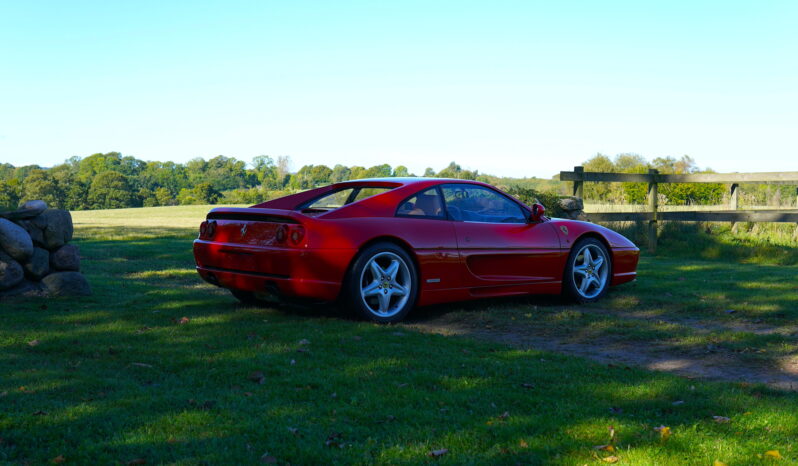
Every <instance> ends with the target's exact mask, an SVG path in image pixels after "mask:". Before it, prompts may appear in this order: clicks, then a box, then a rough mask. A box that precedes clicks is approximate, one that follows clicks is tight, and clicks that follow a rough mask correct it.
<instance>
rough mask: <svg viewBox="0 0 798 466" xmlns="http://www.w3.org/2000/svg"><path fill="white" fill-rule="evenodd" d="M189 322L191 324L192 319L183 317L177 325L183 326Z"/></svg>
mask: <svg viewBox="0 0 798 466" xmlns="http://www.w3.org/2000/svg"><path fill="white" fill-rule="evenodd" d="M189 322H190V319H189V318H188V317H181V318H180V320H178V321H177V324H178V325H183V324H187V323H189Z"/></svg>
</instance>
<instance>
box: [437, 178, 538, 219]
mask: <svg viewBox="0 0 798 466" xmlns="http://www.w3.org/2000/svg"><path fill="white" fill-rule="evenodd" d="M442 188H443V197H444V199H446V210H447V211H448V212H449V216H450V217H451V218H452V220H460V221H464V222H487V223H526V215H524V211H523V210H522V209H521V207H520V206H519V205H518V204H516V203H515V202H513V201H512V200H510V199H509V198H507V197H505V196H502V195H501V194H499V193H497V192H496V191H494V190H492V189H488V188H484V187H482V186H475V185H468V184H447V185H443V186H442Z"/></svg>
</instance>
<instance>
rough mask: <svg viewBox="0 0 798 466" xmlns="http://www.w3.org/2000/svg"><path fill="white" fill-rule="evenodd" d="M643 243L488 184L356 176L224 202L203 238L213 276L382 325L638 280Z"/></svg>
mask: <svg viewBox="0 0 798 466" xmlns="http://www.w3.org/2000/svg"><path fill="white" fill-rule="evenodd" d="M638 256H639V250H638V249H637V248H636V247H635V245H634V244H632V242H631V241H629V240H628V239H626V238H624V237H623V236H621V235H620V234H618V233H615V232H614V231H612V230H609V229H607V228H604V227H602V226H599V225H595V224H592V223H586V222H580V221H575V220H562V219H551V218H547V217H545V216H544V208H543V206H542V205H540V204H534V205H532V206H531V207H530V206H527V205H525V204H524V203H522V202H521V201H519V200H518V199H515V198H514V197H512V196H510V195H508V194H506V193H504V192H502V191H500V190H498V189H496V188H494V187H493V186H490V185H487V184H485V183H480V182H476V181H467V180H453V179H434V178H384V179H368V180H354V181H346V182H342V183H336V184H333V185H330V186H326V187H323V188H318V189H312V190H309V191H305V192H302V193H299V194H294V195H291V196H286V197H283V198H280V199H275V200H272V201H268V202H264V203H262V204H258V205H255V206H252V207H249V208H226V207H222V208H215V209H213V210H211V211H210V212H209V213H208V216H207V219H206V221H204V222H202V225H201V226H200V234H199V238H198V239H197V240H195V241H194V257H195V259H196V262H197V271H198V272H199V274H200V275H201V276H202V278H203V279H205V280H206V281H208V282H210V283H212V284H214V285H217V286H220V287H223V288H228V289H230V291H232V293H233V295H235V296H236V297H237V298H238V299H240V300H242V301H245V302H250V303H251V302H257V301H258V300H261V299H265V298H268V296H269V295H276V296H284V297H300V298H311V299H314V300H322V301H335V300H338V299H341V300H343V302H344V303H345V304H346V305H347V306H348V307H350V308H352V309H353V310H355V311H357V312H358V313H359V314H360V315H361V316H363V317H365V318H367V319H370V320H373V321H376V322H380V323H391V322H397V321H400V320H401V319H403V318H404V317H405V316H406V315H407V313H408V312H409V311H410V310H411V309H412V308H413V307H414V306H424V305H428V304H433V303H441V302H447V301H460V300H467V299H475V298H485V297H492V296H509V295H519V294H527V293H552V294H557V293H563V294H565V295H567V296H570V297H571V298H572V299H575V300H576V301H578V302H591V301H595V300H597V299H599V298H600V297H602V296H603V295H604V294H605V293H606V292H607V288H608V287H609V286H611V285H618V284H621V283H624V282H628V281H631V280H634V278H635V276H636V268H637V260H638Z"/></svg>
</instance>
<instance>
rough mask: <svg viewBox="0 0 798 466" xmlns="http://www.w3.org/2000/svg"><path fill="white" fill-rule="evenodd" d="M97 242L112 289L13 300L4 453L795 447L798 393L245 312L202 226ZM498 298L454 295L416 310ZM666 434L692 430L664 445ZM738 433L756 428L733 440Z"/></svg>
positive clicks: (544, 457) (307, 455)
mask: <svg viewBox="0 0 798 466" xmlns="http://www.w3.org/2000/svg"><path fill="white" fill-rule="evenodd" d="M99 233H100V232H95V233H93V235H94V238H96V239H85V240H82V241H79V245H80V247H81V251H82V254H83V256H84V258H85V261H84V265H85V271H86V273H87V274H88V276H89V279H90V280H91V283H92V286H93V287H94V291H95V295H94V296H92V297H89V298H86V299H55V300H47V301H44V300H25V301H22V300H20V301H13V302H11V304H10V305H9V306H8V307H7V308H4V317H5V321H4V326H3V328H2V329H0V336H1V337H2V338H0V346H2V347H3V351H2V352H0V369H2V371H1V373H2V374H3V376H2V379H0V393H5V395H4V396H3V400H2V402H3V408H4V409H3V413H2V414H0V437H2V438H3V442H0V460H3V461H16V462H24V461H28V460H29V461H33V462H44V461H48V460H50V459H52V458H55V457H56V456H58V455H64V456H65V457H66V458H67V460H68V461H70V462H76V463H81V462H83V463H89V462H94V463H97V462H122V463H126V462H128V461H131V460H133V459H136V458H144V459H146V460H147V461H148V462H150V463H161V462H186V461H191V462H196V463H202V462H207V463H212V464H218V463H239V464H240V463H253V462H256V461H258V460H259V459H260V457H261V455H263V454H264V452H269V454H270V455H272V456H274V457H275V458H278V459H279V460H280V461H290V462H294V463H326V464H333V463H372V462H383V463H419V462H424V461H432V460H431V459H430V458H429V457H428V456H427V455H428V453H429V452H430V451H432V450H436V449H440V448H447V449H449V453H448V454H447V455H445V456H443V457H441V458H439V459H438V460H437V461H440V462H444V463H446V462H449V463H463V462H470V461H475V460H476V461H477V462H484V463H491V464H515V463H517V462H526V463H530V462H531V463H542V462H572V461H571V460H573V461H579V462H586V461H592V460H594V455H595V453H594V450H593V449H592V447H593V446H595V445H600V444H604V443H607V440H608V436H607V430H606V426H608V425H614V426H615V427H616V429H617V430H618V432H619V434H618V435H619V436H618V444H619V445H623V446H631V447H632V450H626V451H624V452H623V453H621V456H622V457H627V456H633V455H634V454H635V453H634V450H635V449H637V450H639V451H640V452H655V453H656V454H657V455H660V456H659V458H672V459H673V460H674V461H677V460H683V459H684V458H688V457H692V456H695V455H697V454H709V455H710V456H712V455H714V453H712V451H711V448H710V452H709V453H700V452H697V451H696V448H695V442H696V438H698V437H701V436H704V437H706V438H707V439H708V440H707V442H715V441H716V440H715V439H716V438H720V437H724V436H728V437H726V438H725V439H724V442H726V443H725V444H724V445H725V447H724V451H723V454H724V455H725V456H724V457H723V460H724V461H734V460H737V461H741V462H745V461H748V460H750V457H748V456H743V454H744V453H745V452H746V451H747V450H746V449H752V450H755V451H764V450H765V449H769V448H774V447H776V446H778V445H788V444H789V443H790V442H791V441H792V438H793V437H794V436H795V435H796V434H798V428H796V426H798V418H796V416H795V414H794V413H787V414H784V413H783V410H782V406H783V404H784V403H785V402H790V403H792V402H794V398H793V397H786V396H784V395H780V394H776V393H771V392H769V391H767V390H764V389H762V388H759V387H738V388H732V389H728V388H727V389H724V390H721V389H720V388H719V387H718V386H715V385H702V384H696V383H695V382H691V381H689V380H686V379H678V378H673V377H669V376H665V375H661V374H654V373H648V372H642V371H637V370H626V369H623V368H607V367H604V366H600V365H596V364H588V363H584V362H582V361H579V360H574V359H571V358H568V357H564V356H560V355H556V354H544V353H539V352H536V351H519V350H516V349H512V348H508V347H506V346H504V345H501V346H496V345H489V344H484V343H476V342H473V341H470V340H467V339H450V338H444V337H440V336H436V335H424V334H419V333H416V332H407V331H397V327H384V326H382V327H381V326H374V325H370V324H366V323H360V322H351V321H345V320H341V319H336V318H333V319H325V318H323V313H324V309H322V308H318V307H315V308H310V310H309V311H308V310H297V309H296V308H290V309H282V310H280V311H275V310H274V309H256V308H251V307H246V306H241V305H238V304H236V302H235V300H234V299H233V298H232V297H231V296H230V295H229V294H228V293H227V292H226V291H224V290H220V289H217V288H214V287H211V286H210V285H207V284H204V283H203V282H201V281H200V279H199V277H198V276H196V275H195V274H194V273H193V259H192V257H191V246H190V239H187V238H186V237H185V235H184V236H180V235H179V234H177V233H176V234H175V236H174V237H167V238H157V237H147V236H146V235H144V234H143V233H142V232H138V233H136V235H138V236H136V235H134V237H132V238H127V240H126V241H124V242H122V241H119V240H112V239H103V238H104V237H103V236H102V235H101V234H99ZM108 238H110V236H108ZM499 302H500V304H499V305H498V306H499V307H500V308H502V309H505V310H507V311H508V312H516V309H518V308H522V309H521V310H520V311H519V312H524V309H526V310H528V309H529V308H530V307H534V308H536V309H538V310H540V312H541V313H542V314H554V313H557V312H558V311H559V310H560V309H562V308H563V306H562V304H561V303H560V302H559V301H558V300H557V299H554V298H547V297H543V298H515V299H508V300H501V301H499ZM485 305H486V302H485V301H481V302H472V303H464V304H458V305H450V306H438V307H435V308H428V309H426V310H425V311H426V313H425V314H423V315H424V317H421V316H422V314H420V313H418V312H417V313H416V314H417V317H416V318H417V319H436V318H441V317H442V316H445V315H447V314H450V313H452V312H461V310H463V309H464V310H465V312H466V313H470V314H474V313H478V312H480V310H481V309H484V307H485ZM491 306H492V307H495V306H496V305H495V304H493V301H492V304H491ZM493 311H494V309H491V312H493ZM500 312H501V311H500ZM183 317H186V318H187V319H188V320H187V321H186V322H185V323H181V319H182V318H183ZM34 339H36V340H37V341H38V344H36V345H29V344H27V343H28V342H30V341H33V340H34ZM303 339H307V340H308V341H309V343H308V344H300V341H301V340H303ZM292 361H293V362H292ZM257 372H261V373H262V378H260V377H255V376H253V373H257ZM260 380H263V381H264V383H259V381H260ZM692 385H697V386H696V387H693V388H691V386H692ZM785 397H786V398H785ZM674 401H684V402H685V403H684V406H681V405H674V404H673V402H674ZM504 412H507V413H508V416H506V417H505V416H503V413H504ZM746 412H749V413H750V412H753V413H754V414H757V415H762V416H765V417H767V416H772V415H773V413H780V414H779V416H781V417H778V418H777V419H776V421H775V422H774V424H775V425H776V426H777V429H776V430H775V431H770V432H766V431H765V430H764V428H763V427H761V426H760V425H755V426H745V425H735V426H734V428H732V427H730V426H727V425H720V424H715V423H713V422H712V417H711V416H713V415H724V416H729V417H732V418H734V419H743V418H744V417H745V416H746V414H745V413H746ZM740 424H742V422H741V423H740ZM765 424H767V423H765ZM657 425H668V426H670V427H671V429H672V430H673V431H674V432H675V433H677V434H678V433H680V432H685V433H687V432H689V434H685V435H684V436H680V435H674V437H673V438H672V439H671V440H669V441H668V443H667V446H663V443H662V442H661V441H660V440H659V434H657V433H656V432H655V431H653V429H652V428H653V427H655V426H657ZM696 425H698V426H700V428H699V429H698V430H696V428H695V426H696ZM293 429H296V430H293ZM740 429H742V430H745V431H746V433H747V434H748V435H746V436H733V435H731V432H732V431H733V430H740ZM335 434H338V435H335ZM765 439H766V440H765ZM523 445H526V446H523ZM713 445H714V443H713ZM766 447H767V448H766ZM641 454H642V453H641ZM651 454H654V453H651ZM745 454H747V453H745ZM558 457H559V459H558ZM708 457H709V456H708ZM708 457H707V458H708ZM566 458H567V459H566ZM580 464H581V463H580Z"/></svg>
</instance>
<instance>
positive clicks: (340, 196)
mask: <svg viewBox="0 0 798 466" xmlns="http://www.w3.org/2000/svg"><path fill="white" fill-rule="evenodd" d="M352 191H354V189H352V188H349V189H341V190H340V191H333V192H331V193H330V194H327V195H326V196H323V197H320V198H319V199H316V200H315V201H313V202H312V203H311V204H308V205H307V206H305V208H306V209H324V210H332V209H337V208H339V207H342V206H344V205H345V204H346V201H347V199H349V196H350V195H351V194H352Z"/></svg>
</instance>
